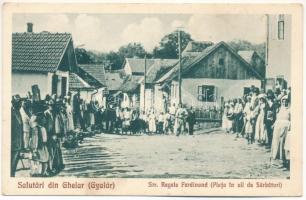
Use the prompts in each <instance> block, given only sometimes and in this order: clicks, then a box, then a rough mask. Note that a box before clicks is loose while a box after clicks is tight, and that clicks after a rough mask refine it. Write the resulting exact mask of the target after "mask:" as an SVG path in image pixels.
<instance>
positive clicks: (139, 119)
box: [73, 93, 195, 135]
mask: <svg viewBox="0 0 306 200" xmlns="http://www.w3.org/2000/svg"><path fill="white" fill-rule="evenodd" d="M73 121H74V124H75V126H76V128H80V129H81V130H83V131H86V130H89V129H90V130H91V131H93V130H96V131H99V132H106V133H117V134H176V135H180V134H182V133H183V132H186V131H188V132H189V134H190V135H192V134H193V127H194V124H195V112H194V110H193V108H192V107H190V108H189V109H187V108H185V106H182V105H181V104H178V105H177V106H176V105H175V104H173V105H172V106H170V108H169V109H167V110H166V111H165V112H157V111H156V110H154V109H153V108H150V109H147V110H146V111H140V110H139V109H138V108H129V107H124V108H122V107H120V106H119V105H118V104H108V105H107V106H105V107H104V106H99V104H98V102H96V101H90V102H89V103H86V102H85V101H84V100H82V99H81V97H80V94H79V93H77V94H76V95H74V97H73Z"/></svg>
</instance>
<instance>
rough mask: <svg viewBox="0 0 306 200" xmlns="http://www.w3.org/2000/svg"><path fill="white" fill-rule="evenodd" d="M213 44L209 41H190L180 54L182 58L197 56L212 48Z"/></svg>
mask: <svg viewBox="0 0 306 200" xmlns="http://www.w3.org/2000/svg"><path fill="white" fill-rule="evenodd" d="M213 44H214V43H213V42H210V41H190V42H188V44H187V46H186V48H185V49H184V51H183V52H182V56H183V57H186V56H192V57H194V56H198V55H199V54H200V53H201V52H202V51H204V49H206V48H207V47H210V46H212V45H213Z"/></svg>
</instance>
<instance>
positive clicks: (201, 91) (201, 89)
mask: <svg viewBox="0 0 306 200" xmlns="http://www.w3.org/2000/svg"><path fill="white" fill-rule="evenodd" d="M198 100H199V101H204V102H215V86H213V85H200V86H198Z"/></svg>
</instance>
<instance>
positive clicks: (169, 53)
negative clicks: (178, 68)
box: [153, 31, 193, 58]
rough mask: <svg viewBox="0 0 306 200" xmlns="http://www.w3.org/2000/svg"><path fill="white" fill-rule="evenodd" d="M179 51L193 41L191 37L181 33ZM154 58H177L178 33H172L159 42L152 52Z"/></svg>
mask: <svg viewBox="0 0 306 200" xmlns="http://www.w3.org/2000/svg"><path fill="white" fill-rule="evenodd" d="M180 34H181V35H180V36H181V49H182V50H184V49H185V48H186V46H187V44H188V43H189V42H190V41H193V39H192V38H191V35H190V34H189V33H186V32H184V31H181V33H180ZM153 57H155V58H178V33H177V31H173V32H172V33H170V34H167V35H165V36H164V37H163V38H162V39H161V41H160V42H159V46H157V47H155V48H154V50H153Z"/></svg>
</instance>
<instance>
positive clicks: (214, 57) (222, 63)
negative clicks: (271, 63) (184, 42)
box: [183, 44, 258, 80]
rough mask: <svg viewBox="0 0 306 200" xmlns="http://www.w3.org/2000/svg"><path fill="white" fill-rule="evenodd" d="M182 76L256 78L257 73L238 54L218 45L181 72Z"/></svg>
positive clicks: (222, 45)
mask: <svg viewBox="0 0 306 200" xmlns="http://www.w3.org/2000/svg"><path fill="white" fill-rule="evenodd" d="M183 78H213V79H233V80H236V79H237V80H241V79H252V78H254V79H256V78H258V77H257V75H256V74H255V73H254V72H253V70H251V69H250V66H247V63H245V62H243V61H242V60H241V59H240V56H239V55H237V54H236V53H234V52H232V51H231V50H229V49H228V47H227V46H226V45H224V44H221V45H219V46H218V47H217V48H215V49H214V51H212V52H210V53H209V54H208V55H207V56H205V57H204V58H203V59H202V60H200V61H199V62H198V63H196V64H195V65H194V66H193V67H192V68H190V69H189V70H188V72H185V73H184V74H183Z"/></svg>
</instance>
